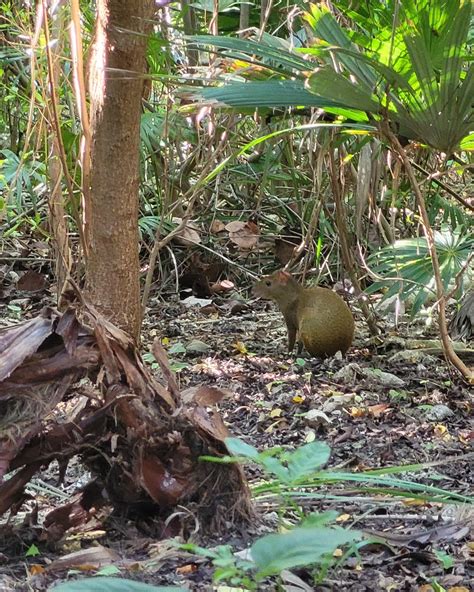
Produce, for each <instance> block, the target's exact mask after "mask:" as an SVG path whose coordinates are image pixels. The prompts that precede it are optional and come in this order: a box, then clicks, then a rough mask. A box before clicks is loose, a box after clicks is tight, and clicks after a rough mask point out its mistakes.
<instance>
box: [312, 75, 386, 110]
mask: <svg viewBox="0 0 474 592" xmlns="http://www.w3.org/2000/svg"><path fill="white" fill-rule="evenodd" d="M308 88H310V89H311V90H312V92H314V93H316V94H318V95H320V96H322V97H326V99H328V100H331V98H332V100H336V101H337V102H338V103H341V104H342V105H343V106H346V107H352V108H355V109H360V110H361V111H371V112H373V113H378V111H379V110H380V105H379V103H377V101H375V99H374V97H373V96H372V95H371V94H370V93H368V92H367V90H366V89H365V88H364V87H362V86H361V85H360V84H356V83H353V82H351V81H350V80H348V79H347V78H345V77H344V76H343V75H342V74H339V73H337V72H335V71H334V70H331V69H330V68H320V69H319V70H317V71H316V72H314V73H313V74H311V76H310V77H309V79H308Z"/></svg>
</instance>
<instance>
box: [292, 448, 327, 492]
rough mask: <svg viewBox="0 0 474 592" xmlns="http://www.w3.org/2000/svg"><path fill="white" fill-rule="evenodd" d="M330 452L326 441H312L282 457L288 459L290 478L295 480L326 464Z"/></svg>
mask: <svg viewBox="0 0 474 592" xmlns="http://www.w3.org/2000/svg"><path fill="white" fill-rule="evenodd" d="M330 453H331V449H330V448H329V446H328V445H327V444H326V442H310V443H309V444H305V445H304V446H299V447H298V448H297V449H296V450H295V451H294V452H291V453H286V454H284V455H283V457H282V459H283V460H286V461H287V463H288V472H289V478H290V480H291V481H293V482H294V481H298V479H301V478H303V477H307V476H308V475H310V474H311V473H314V472H315V471H316V470H318V469H320V468H321V466H322V465H325V464H326V463H327V462H328V460H329V455H330Z"/></svg>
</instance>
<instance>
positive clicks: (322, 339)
mask: <svg viewBox="0 0 474 592" xmlns="http://www.w3.org/2000/svg"><path fill="white" fill-rule="evenodd" d="M296 316H297V319H298V331H299V337H300V339H301V341H302V342H303V344H304V346H305V348H306V350H307V351H308V352H309V353H310V354H311V355H313V356H318V357H322V358H324V357H326V356H332V355H334V354H335V353H337V352H338V351H341V352H342V353H343V354H345V353H346V351H347V350H348V349H349V347H350V346H351V344H352V339H353V337H354V318H353V316H352V313H351V311H350V310H349V307H348V306H347V304H346V303H345V302H344V300H343V299H342V298H341V297H340V296H338V295H337V294H336V293H335V292H333V291H332V290H329V289H327V288H305V289H304V290H303V291H302V293H301V295H300V298H299V302H298V307H297V315H296Z"/></svg>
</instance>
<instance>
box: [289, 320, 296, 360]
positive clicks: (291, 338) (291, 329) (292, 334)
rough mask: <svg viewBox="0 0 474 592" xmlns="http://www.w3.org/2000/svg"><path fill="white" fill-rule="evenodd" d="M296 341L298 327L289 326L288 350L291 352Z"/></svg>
mask: <svg viewBox="0 0 474 592" xmlns="http://www.w3.org/2000/svg"><path fill="white" fill-rule="evenodd" d="M295 341H296V329H295V328H294V327H291V326H288V352H289V353H290V354H291V352H292V351H293V349H294V347H295Z"/></svg>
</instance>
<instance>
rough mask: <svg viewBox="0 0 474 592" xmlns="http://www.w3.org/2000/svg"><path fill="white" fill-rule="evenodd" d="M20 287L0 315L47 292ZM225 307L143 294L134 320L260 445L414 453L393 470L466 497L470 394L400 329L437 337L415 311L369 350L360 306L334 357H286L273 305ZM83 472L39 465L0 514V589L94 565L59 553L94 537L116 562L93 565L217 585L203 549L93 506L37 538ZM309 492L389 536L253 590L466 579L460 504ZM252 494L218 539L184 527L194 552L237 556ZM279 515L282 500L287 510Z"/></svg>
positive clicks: (266, 515) (268, 514)
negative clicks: (143, 308) (56, 534)
mask: <svg viewBox="0 0 474 592" xmlns="http://www.w3.org/2000/svg"><path fill="white" fill-rule="evenodd" d="M20 296H21V295H20ZM20 296H18V295H17V294H15V293H9V294H8V298H4V299H3V301H2V303H1V311H0V312H1V319H2V320H1V324H2V325H3V326H5V325H8V324H12V323H14V322H15V318H14V317H15V315H17V316H20V314H21V316H22V318H25V317H28V316H29V315H31V314H34V311H35V310H37V309H38V308H40V307H41V306H42V305H43V304H45V303H46V301H45V298H44V295H43V297H40V296H38V297H35V296H31V295H29V296H28V297H26V298H24V297H23V298H22V297H20ZM235 309H236V310H235V314H232V313H230V312H228V310H219V309H218V308H216V310H213V311H211V312H210V313H209V311H207V313H206V314H204V313H203V312H202V311H201V309H200V308H199V307H193V308H186V307H185V306H184V305H183V304H181V303H177V302H172V301H170V302H169V303H166V304H163V303H162V302H159V301H158V300H157V299H156V300H155V301H154V302H153V303H152V305H151V307H150V310H149V313H148V315H147V318H146V320H145V325H144V345H143V350H144V351H147V350H148V349H149V345H150V343H151V341H152V340H153V339H154V338H155V337H160V338H165V346H166V347H167V348H168V351H169V352H170V353H169V356H170V358H171V362H172V364H173V367H174V368H176V369H177V370H179V373H178V376H179V381H180V386H181V387H182V388H183V389H184V388H186V387H188V386H192V385H200V384H206V385H211V386H216V387H218V388H219V389H224V390H225V392H226V396H225V397H224V399H223V400H222V401H220V402H219V403H218V408H219V410H220V413H221V415H222V417H223V419H224V421H225V423H226V425H227V427H228V429H229V432H230V433H231V435H233V436H237V437H239V438H242V439H243V440H245V441H246V442H248V443H250V444H252V445H253V446H255V447H257V448H258V449H259V450H265V449H267V448H269V447H273V446H284V447H289V448H290V449H293V448H295V447H298V446H300V445H302V444H304V443H307V442H312V441H315V440H322V441H324V442H326V443H327V444H328V445H329V446H330V448H331V457H330V461H329V464H328V468H330V469H338V470H341V471H356V472H360V471H362V470H366V469H379V468H382V467H394V466H398V465H407V464H416V463H425V464H427V466H426V468H425V469H423V470H422V471H416V472H415V471H411V472H410V471H406V472H402V473H397V474H396V475H395V476H396V477H398V478H403V479H406V480H411V481H415V482H418V483H425V484H430V485H434V486H436V487H439V488H442V489H444V490H446V491H448V492H452V493H458V494H462V495H466V496H468V495H470V496H472V494H473V482H474V481H473V458H474V456H473V455H472V442H473V437H474V426H473V423H472V417H473V416H472V409H473V396H472V394H473V393H472V391H471V390H470V388H469V387H468V386H467V385H466V384H465V383H464V382H463V381H462V380H461V379H460V378H459V377H458V376H456V375H455V374H454V373H453V372H450V371H449V369H448V367H447V366H446V364H445V362H444V360H443V358H442V356H440V355H437V354H436V352H435V351H434V350H432V349H431V350H430V352H431V353H427V352H426V351H421V352H420V351H415V352H414V353H413V352H412V353H410V351H409V347H408V345H407V344H408V340H409V339H413V338H414V337H416V339H417V340H418V341H423V340H427V339H428V338H432V337H434V336H435V331H434V330H433V329H432V328H431V329H427V327H426V324H425V321H424V320H423V321H421V320H420V321H418V322H416V323H412V324H410V325H407V324H406V323H402V324H400V325H399V326H398V327H397V328H395V326H394V324H393V322H392V320H391V319H390V318H388V317H387V318H386V319H385V320H383V321H381V327H382V329H383V335H384V339H383V340H382V342H381V343H380V344H378V345H373V344H372V343H371V340H370V338H369V335H368V332H367V329H366V328H365V323H364V322H363V320H362V319H361V318H360V315H357V330H356V341H355V343H354V347H353V348H352V349H351V350H350V352H349V353H348V355H347V356H346V358H345V359H342V358H340V359H338V358H334V359H331V360H326V361H320V360H315V359H311V358H300V359H297V358H296V356H289V355H288V354H287V353H286V351H285V347H286V330H285V328H284V324H283V321H282V319H281V317H280V315H279V313H278V312H277V311H276V310H275V308H274V307H273V306H271V305H267V304H265V303H256V304H255V305H254V306H253V307H246V306H244V305H242V306H240V307H235ZM471 363H472V360H471ZM374 369H375V372H373V370H374ZM371 370H372V371H371ZM383 373H388V374H387V375H385V374H383ZM470 453H471V454H470ZM428 463H431V464H428ZM245 470H246V474H247V476H248V479H249V482H250V484H251V485H255V484H257V483H259V482H261V479H262V474H261V472H260V470H258V469H256V468H255V467H252V466H250V465H249V466H248V467H246V469H245ZM87 479H88V475H87V474H85V471H84V468H83V467H82V465H81V464H80V462H79V460H77V461H76V462H74V463H72V464H71V465H70V466H69V468H68V471H67V473H66V476H65V479H64V482H63V483H62V484H59V483H58V466H57V465H56V464H53V465H50V467H49V468H48V469H47V470H46V471H44V472H42V473H39V474H37V475H36V477H35V479H34V481H33V482H32V485H31V487H30V488H29V493H30V496H31V499H29V500H28V502H27V503H26V504H24V506H23V507H22V508H21V509H20V511H19V513H18V514H17V516H15V517H12V518H11V519H10V520H9V521H8V522H5V517H4V519H3V522H1V523H0V529H1V532H2V536H1V537H0V591H4V590H5V591H7V590H25V591H26V590H47V589H48V587H49V586H51V585H53V584H54V583H58V582H60V581H64V580H65V579H67V578H75V577H78V576H79V575H80V576H83V575H87V574H89V575H93V574H95V573H97V572H98V571H99V573H100V569H97V566H95V567H94V566H89V567H88V568H87V567H86V566H85V565H82V566H81V568H80V569H79V571H77V570H74V569H73V568H72V567H71V563H67V562H66V564H65V565H61V563H60V562H59V561H58V560H59V559H60V558H61V557H64V556H65V555H66V554H68V553H71V552H73V551H80V550H84V549H88V548H97V547H98V546H99V545H100V546H102V547H104V548H106V549H107V550H108V551H110V553H112V555H113V556H114V557H115V558H116V561H115V565H116V568H115V569H116V570H117V571H116V572H115V573H114V572H112V573H109V572H108V571H106V572H104V571H102V573H103V574H104V575H105V573H107V574H108V575H116V576H117V577H127V578H130V579H134V580H139V581H142V582H148V583H151V584H155V585H159V584H167V585H171V584H173V585H183V586H185V587H187V588H188V589H189V590H193V591H194V590H195V591H197V590H218V589H219V588H218V587H213V584H212V573H213V568H212V565H211V563H210V562H209V561H208V560H207V559H205V558H203V557H197V556H195V555H191V554H188V553H185V552H183V551H180V550H177V549H176V548H175V547H173V546H171V545H169V544H168V542H167V540H166V537H164V540H158V539H157V538H156V537H155V536H150V534H149V530H147V529H148V527H147V525H146V524H136V523H134V522H132V521H131V520H127V519H125V518H123V519H119V518H117V517H109V518H108V519H107V521H106V522H105V523H101V521H100V517H98V520H97V524H96V525H95V527H94V528H91V527H90V525H89V527H88V528H87V529H86V530H85V531H84V532H80V531H78V532H73V533H68V536H67V537H65V539H64V540H62V541H61V542H60V544H56V545H50V544H48V543H46V542H45V541H43V540H42V538H41V522H42V519H43V517H44V516H45V515H46V514H47V512H48V511H50V510H51V509H53V508H54V507H56V506H57V505H58V504H60V503H63V502H64V501H65V500H67V499H68V498H69V496H70V495H72V494H73V493H74V492H76V491H77V490H78V489H79V488H80V487H81V486H82V485H84V484H85V483H86V482H87ZM316 491H317V493H318V494H319V497H318V498H313V499H311V498H305V499H302V500H300V503H301V507H302V508H304V511H305V513H308V512H323V511H327V510H336V511H337V512H338V513H339V515H340V517H341V522H340V523H341V525H343V526H344V527H347V528H351V527H354V528H357V529H361V530H364V531H366V532H376V533H384V534H385V535H386V536H387V537H388V541H389V543H388V544H386V545H380V544H370V545H366V546H365V547H363V548H362V549H361V550H360V553H359V555H354V556H351V557H349V559H348V560H347V561H345V562H344V563H343V564H342V565H338V566H336V567H334V568H333V569H331V570H329V572H328V573H327V575H326V577H325V578H324V581H323V582H321V583H317V581H316V578H317V575H318V570H317V569H312V568H304V569H296V570H292V571H293V573H294V574H295V575H296V576H298V577H299V578H301V580H302V582H304V583H305V584H306V586H307V588H303V587H301V585H300V587H297V586H295V584H293V586H294V587H293V588H292V587H291V585H290V584H289V583H288V582H286V583H280V584H279V583H278V582H277V580H276V579H274V580H271V579H269V580H267V581H265V582H264V583H262V584H261V586H260V588H259V589H261V590H288V591H290V590H292V591H293V592H295V591H296V590H304V589H306V590H315V591H318V592H323V591H324V592H326V591H332V590H337V591H338V592H346V591H347V592H348V591H352V592H366V591H367V592H369V591H374V590H377V591H378V590H381V591H387V592H396V591H400V592H401V591H419V592H430V591H431V590H433V592H437V591H442V590H450V591H451V592H461V591H464V590H467V591H469V590H474V571H473V555H474V542H473V541H474V539H473V530H472V527H473V523H474V512H473V510H472V506H469V505H468V504H458V505H456V504H451V503H445V504H442V503H434V502H424V503H423V502H420V501H419V500H415V499H413V498H410V497H409V496H408V497H406V498H400V497H398V498H397V497H393V496H391V495H389V493H388V492H387V493H385V494H384V493H381V492H373V491H371V490H369V489H368V488H367V487H365V488H364V487H361V488H358V487H357V484H356V483H352V484H347V483H346V485H344V486H343V485H340V484H332V485H328V484H325V485H321V487H320V488H319V489H317V490H316ZM255 504H256V510H257V513H258V516H259V520H257V521H256V522H255V523H254V524H252V525H250V526H249V527H246V528H245V529H237V528H234V527H233V526H232V525H231V524H229V531H228V536H225V537H214V538H213V537H206V538H203V537H201V536H200V533H199V529H198V527H197V528H196V530H197V532H196V533H194V534H193V536H192V541H193V542H195V543H197V544H199V545H201V546H205V547H213V546H215V545H223V544H229V545H232V547H233V549H234V550H235V551H239V550H242V549H245V548H247V547H248V546H249V545H250V544H251V543H252V542H253V541H254V540H255V539H256V538H258V537H259V536H261V535H262V534H264V533H267V532H271V531H275V530H277V528H278V524H279V521H278V520H279V519H278V512H277V511H278V505H277V499H276V498H275V497H273V498H272V497H269V498H266V499H263V498H262V497H261V496H258V495H256V497H255ZM186 511H189V512H191V513H192V509H183V512H186ZM292 516H293V517H295V518H296V514H295V513H294V512H292V511H288V515H287V518H288V519H291V518H292ZM174 536H175V534H174ZM177 537H178V538H179V533H177ZM33 545H34V548H33V547H32V546H33ZM32 549H33V551H32ZM84 564H87V561H86V560H84ZM71 570H72V571H71ZM315 582H316V583H315ZM216 586H217V585H216ZM279 586H280V587H279ZM105 589H106V588H105V587H104V590H105ZM224 589H225V588H220V590H222V591H223V590H224ZM228 590H231V588H228ZM234 590H237V588H234Z"/></svg>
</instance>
